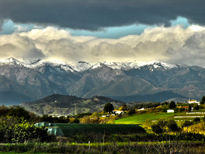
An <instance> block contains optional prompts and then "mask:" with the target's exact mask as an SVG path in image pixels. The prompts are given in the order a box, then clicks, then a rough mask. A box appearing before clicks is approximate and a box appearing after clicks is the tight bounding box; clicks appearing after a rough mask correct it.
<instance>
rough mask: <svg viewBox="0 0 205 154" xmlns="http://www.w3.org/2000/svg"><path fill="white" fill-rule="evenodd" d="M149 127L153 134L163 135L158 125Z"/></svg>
mask: <svg viewBox="0 0 205 154" xmlns="http://www.w3.org/2000/svg"><path fill="white" fill-rule="evenodd" d="M151 127H152V131H153V132H155V133H157V134H161V133H163V129H162V128H161V127H160V126H159V125H158V124H155V125H152V126H151Z"/></svg>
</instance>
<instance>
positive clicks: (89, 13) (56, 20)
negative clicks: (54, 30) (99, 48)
mask: <svg viewBox="0 0 205 154" xmlns="http://www.w3.org/2000/svg"><path fill="white" fill-rule="evenodd" d="M204 6H205V1H204V0H0V18H1V19H12V20H13V21H15V22H21V23H39V24H54V25H58V26H62V27H70V28H74V29H89V30H97V29H100V28H103V27H108V26H121V25H128V24H133V23H144V24H167V23H169V20H170V19H175V18H176V17H177V16H183V17H186V18H188V19H189V20H190V21H192V22H195V23H199V24H204V23H205V16H204V14H205V9H204Z"/></svg>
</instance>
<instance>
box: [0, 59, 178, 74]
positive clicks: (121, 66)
mask: <svg viewBox="0 0 205 154" xmlns="http://www.w3.org/2000/svg"><path fill="white" fill-rule="evenodd" d="M0 64H1V65H5V64H7V65H20V66H24V67H27V68H33V69H35V68H39V67H43V66H48V65H49V66H52V67H58V68H60V69H62V70H64V71H71V72H83V71H87V70H93V69H97V68H102V67H109V68H111V69H118V70H131V69H141V68H145V67H146V68H148V69H149V70H150V71H153V70H155V69H156V70H167V69H171V68H174V67H176V65H173V64H167V63H164V62H160V61H152V62H148V63H142V62H138V61H133V62H106V61H105V62H98V63H93V64H91V63H88V62H85V61H79V62H78V63H76V64H72V65H69V64H59V63H52V62H49V61H45V60H41V59H34V60H23V61H20V60H18V59H15V58H13V57H10V58H6V59H2V60H0Z"/></svg>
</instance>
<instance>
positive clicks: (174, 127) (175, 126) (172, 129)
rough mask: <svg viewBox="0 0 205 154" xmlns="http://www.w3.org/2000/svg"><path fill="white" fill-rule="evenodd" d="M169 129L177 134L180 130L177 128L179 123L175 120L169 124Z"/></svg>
mask: <svg viewBox="0 0 205 154" xmlns="http://www.w3.org/2000/svg"><path fill="white" fill-rule="evenodd" d="M167 127H168V128H169V130H170V131H173V132H177V131H179V130H180V128H179V127H178V126H177V123H176V122H175V121H174V120H170V121H169V122H168V124H167Z"/></svg>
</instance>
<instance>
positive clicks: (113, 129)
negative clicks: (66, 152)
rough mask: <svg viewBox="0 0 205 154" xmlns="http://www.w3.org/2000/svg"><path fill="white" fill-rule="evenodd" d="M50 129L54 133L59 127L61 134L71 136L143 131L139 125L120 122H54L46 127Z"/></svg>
mask: <svg viewBox="0 0 205 154" xmlns="http://www.w3.org/2000/svg"><path fill="white" fill-rule="evenodd" d="M48 129H52V132H53V133H51V134H54V135H56V134H55V132H56V131H58V130H59V129H60V131H61V135H62V136H73V135H76V134H77V135H83V134H86V135H88V134H93V133H94V134H104V133H105V132H106V134H130V133H131V134H133V133H145V130H144V129H143V128H142V127H140V126H139V125H122V124H119V125H117V124H62V123H55V126H51V127H48Z"/></svg>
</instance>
